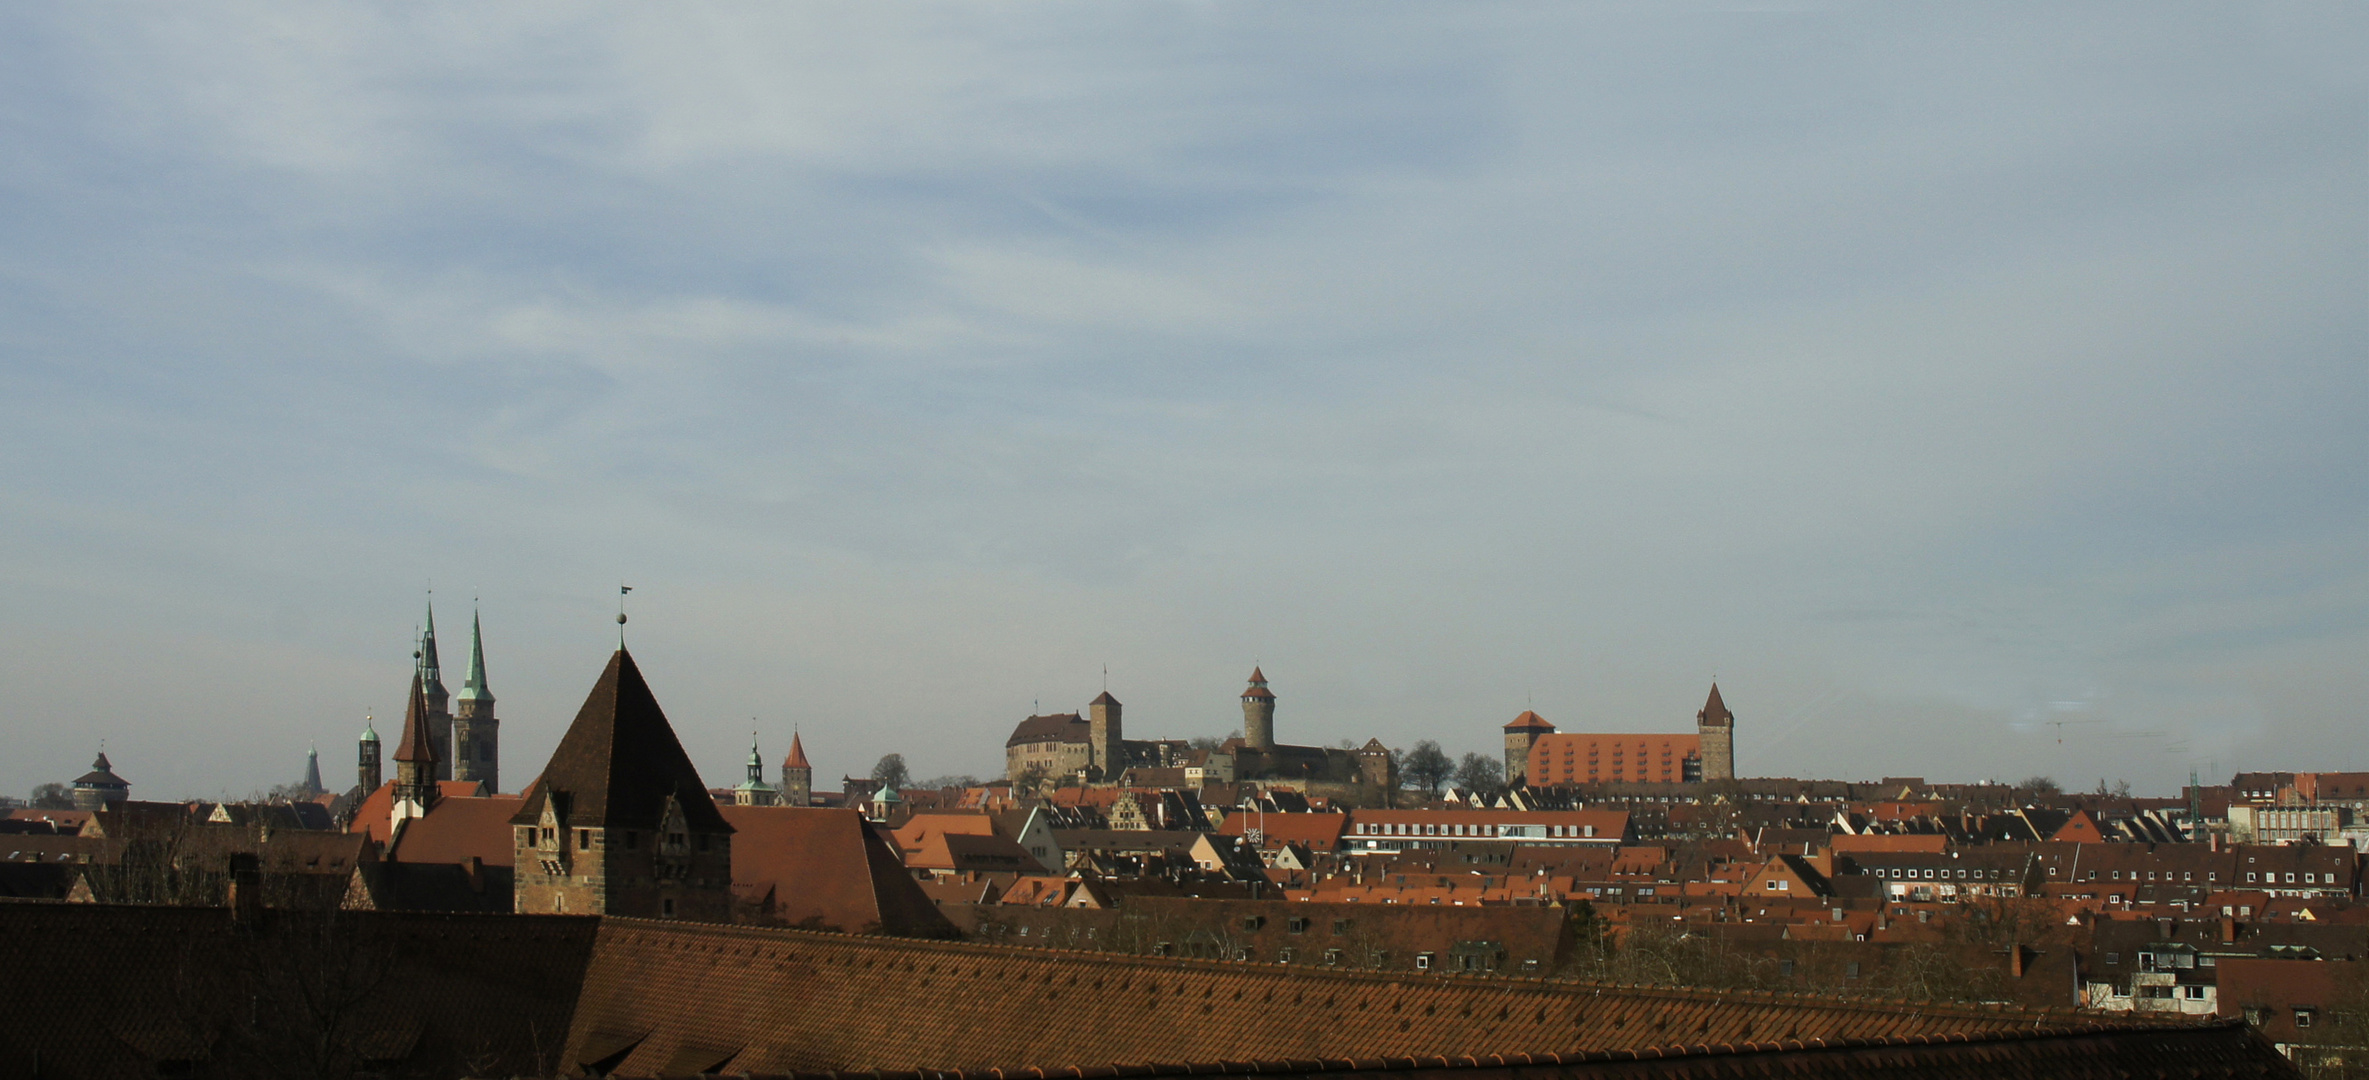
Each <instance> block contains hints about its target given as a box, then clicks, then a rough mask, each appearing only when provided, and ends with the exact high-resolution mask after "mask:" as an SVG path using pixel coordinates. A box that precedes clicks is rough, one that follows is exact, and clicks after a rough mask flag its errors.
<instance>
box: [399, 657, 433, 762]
mask: <svg viewBox="0 0 2369 1080" xmlns="http://www.w3.org/2000/svg"><path fill="white" fill-rule="evenodd" d="M395 760H397V761H417V762H422V763H424V764H430V765H432V764H435V762H436V736H435V735H434V734H433V733H431V732H430V731H429V730H428V694H427V689H426V682H425V680H424V679H423V678H422V677H421V675H420V673H419V672H418V671H413V672H412V673H411V703H410V704H408V705H405V706H403V743H402V745H400V746H397V747H395Z"/></svg>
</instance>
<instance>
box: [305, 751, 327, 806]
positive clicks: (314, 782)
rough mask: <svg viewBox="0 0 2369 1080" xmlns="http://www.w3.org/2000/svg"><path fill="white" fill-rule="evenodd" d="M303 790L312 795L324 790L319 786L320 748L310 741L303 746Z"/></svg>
mask: <svg viewBox="0 0 2369 1080" xmlns="http://www.w3.org/2000/svg"><path fill="white" fill-rule="evenodd" d="M304 790H305V791H307V792H309V793H311V794H314V795H318V794H320V793H321V792H322V791H324V790H326V789H325V788H323V787H322V786H321V748H320V747H318V746H314V745H312V744H310V743H306V744H305V747H304Z"/></svg>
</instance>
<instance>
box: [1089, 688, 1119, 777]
mask: <svg viewBox="0 0 2369 1080" xmlns="http://www.w3.org/2000/svg"><path fill="white" fill-rule="evenodd" d="M1119 714H1120V706H1119V699H1117V698H1115V697H1112V696H1110V691H1108V690H1105V691H1103V692H1102V696H1101V697H1098V698H1095V699H1094V700H1093V701H1092V702H1090V703H1088V704H1087V706H1086V715H1087V720H1086V772H1087V775H1089V776H1092V777H1093V778H1095V779H1097V780H1102V781H1105V782H1108V783H1116V782H1118V779H1119V774H1120V773H1122V772H1125V771H1126V769H1127V752H1126V749H1125V748H1124V747H1123V746H1122V745H1121V740H1122V737H1123V736H1122V734H1121V732H1120V728H1119V724H1120V716H1119Z"/></svg>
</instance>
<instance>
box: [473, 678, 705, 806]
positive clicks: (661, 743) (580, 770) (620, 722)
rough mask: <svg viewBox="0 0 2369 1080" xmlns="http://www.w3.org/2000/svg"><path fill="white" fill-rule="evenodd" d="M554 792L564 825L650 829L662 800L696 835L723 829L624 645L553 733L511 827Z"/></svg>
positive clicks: (689, 762) (695, 771) (686, 756)
mask: <svg viewBox="0 0 2369 1080" xmlns="http://www.w3.org/2000/svg"><path fill="white" fill-rule="evenodd" d="M555 792H560V793H565V794H566V795H567V797H568V798H567V803H566V807H565V809H566V813H567V820H568V822H569V824H571V825H577V826H585V827H593V828H611V827H615V828H632V829H650V828H655V827H656V826H657V825H658V822H659V819H660V817H661V815H663V814H664V813H665V812H666V805H667V801H668V800H669V799H673V800H675V801H676V803H677V805H678V806H679V807H680V809H681V811H682V814H683V818H684V820H685V821H686V822H687V823H688V824H689V825H690V827H691V828H692V829H693V830H695V831H699V832H707V833H716V834H729V833H731V831H732V826H730V825H729V824H726V823H725V821H724V815H723V814H721V813H719V812H717V810H716V805H715V801H714V800H713V799H712V798H710V797H709V795H708V793H707V785H706V784H704V783H702V782H701V781H700V779H699V770H698V769H697V768H695V767H693V766H692V764H691V757H690V755H688V754H685V753H684V752H683V744H682V743H681V742H679V741H677V740H676V738H675V732H674V727H673V726H672V725H671V724H668V723H667V720H666V713H665V711H664V710H662V709H660V708H659V706H658V699H657V697H656V696H654V695H653V694H651V693H650V684H649V683H648V682H646V681H644V680H643V678H642V670H641V668H640V667H639V666H638V665H636V664H635V663H634V662H633V655H632V654H631V653H628V652H626V651H625V650H623V649H619V650H617V652H616V653H615V654H614V655H612V656H611V657H610V658H609V666H608V668H607V669H606V670H604V671H602V672H601V676H600V679H599V681H597V682H595V683H594V684H593V686H592V692H591V693H590V694H588V695H586V696H585V698H584V706H583V707H582V708H581V709H578V710H577V711H576V719H575V721H574V722H573V723H571V724H569V725H568V730H567V733H566V734H565V735H562V736H560V740H559V747H558V749H555V750H553V751H552V752H551V760H550V762H549V763H547V764H546V765H544V767H543V775H542V778H541V779H539V780H537V781H536V782H535V784H534V786H532V787H530V788H529V789H528V794H527V796H526V800H525V801H524V802H522V803H521V804H519V811H518V815H517V816H516V817H513V818H511V819H510V820H511V823H512V824H515V825H532V824H535V823H536V822H537V821H539V820H540V819H541V816H542V813H543V807H544V805H545V803H546V802H547V801H548V800H549V799H550V797H551V795H552V794H553V793H555Z"/></svg>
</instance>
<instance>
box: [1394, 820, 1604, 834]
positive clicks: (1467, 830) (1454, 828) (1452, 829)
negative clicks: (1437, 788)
mask: <svg viewBox="0 0 2369 1080" xmlns="http://www.w3.org/2000/svg"><path fill="white" fill-rule="evenodd" d="M1515 827H1516V828H1520V826H1515ZM1504 828H1505V827H1504V826H1499V825H1463V824H1457V823H1453V822H1451V823H1449V824H1445V825H1443V824H1439V823H1437V822H1424V823H1421V824H1413V825H1410V824H1404V823H1400V822H1390V823H1387V824H1375V823H1373V822H1367V823H1364V824H1361V825H1359V826H1357V828H1356V830H1355V832H1356V834H1357V835H1359V836H1473V837H1481V836H1503V835H1507V834H1506V833H1505V832H1504V831H1503V829H1504ZM1546 834H1547V835H1548V836H1562V837H1588V836H1594V835H1596V827H1595V826H1593V825H1549V826H1547V827H1546ZM1512 835H1515V836H1519V835H1522V834H1520V833H1514V834H1512Z"/></svg>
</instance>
